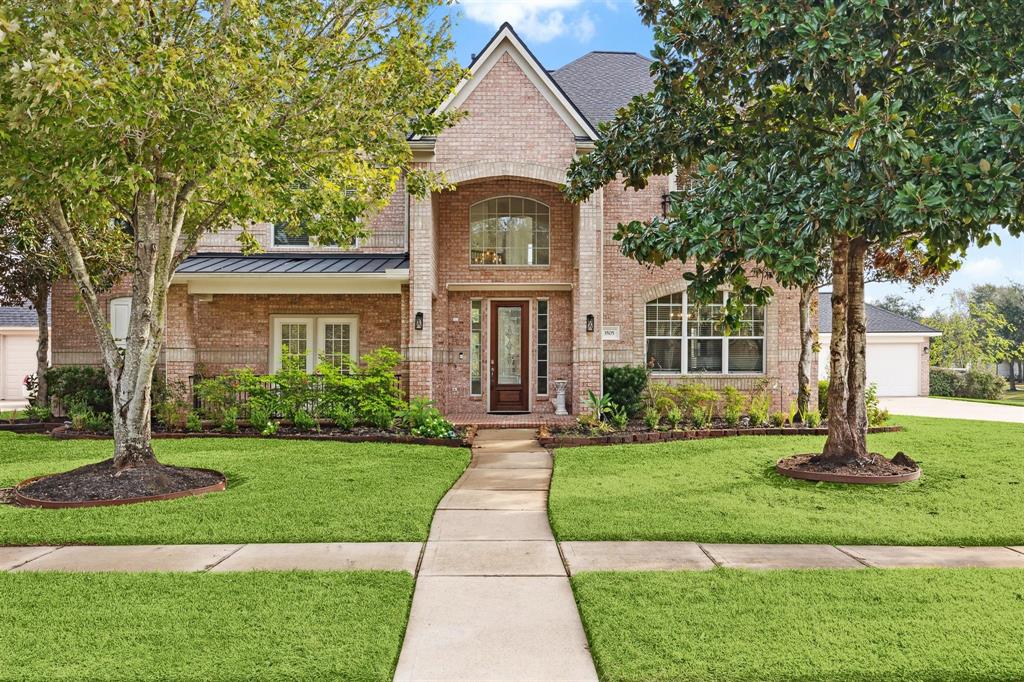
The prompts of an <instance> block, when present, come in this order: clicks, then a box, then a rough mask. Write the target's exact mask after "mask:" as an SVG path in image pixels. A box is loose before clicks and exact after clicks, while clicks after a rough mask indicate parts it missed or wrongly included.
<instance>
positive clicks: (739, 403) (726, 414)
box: [722, 386, 747, 427]
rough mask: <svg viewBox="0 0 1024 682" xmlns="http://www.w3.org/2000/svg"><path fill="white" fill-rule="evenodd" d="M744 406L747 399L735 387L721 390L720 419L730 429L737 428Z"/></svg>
mask: <svg viewBox="0 0 1024 682" xmlns="http://www.w3.org/2000/svg"><path fill="white" fill-rule="evenodd" d="M746 404H747V397H746V396H745V395H744V394H743V392H742V391H740V390H739V389H738V388H736V387H735V386H726V387H725V388H724V389H722V419H724V420H725V423H726V424H727V425H729V426H732V427H735V426H739V423H740V420H741V419H742V418H743V409H744V408H745V407H746Z"/></svg>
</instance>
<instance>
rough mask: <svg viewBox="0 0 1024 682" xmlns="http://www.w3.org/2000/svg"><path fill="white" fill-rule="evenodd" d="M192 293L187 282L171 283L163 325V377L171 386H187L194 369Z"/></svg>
mask: <svg viewBox="0 0 1024 682" xmlns="http://www.w3.org/2000/svg"><path fill="white" fill-rule="evenodd" d="M192 305H193V301H192V297H191V296H189V295H188V287H187V286H186V285H184V284H172V285H171V288H170V289H169V290H168V292H167V309H166V316H167V317H166V321H165V328H164V345H163V353H162V355H163V367H162V368H161V367H157V372H159V371H161V369H162V370H163V376H164V379H165V380H166V381H167V384H168V386H169V387H171V388H175V387H176V385H180V386H181V387H182V388H184V389H185V390H186V391H187V390H188V378H189V376H191V375H192V374H194V373H195V368H196V344H195V337H194V335H193V333H192V332H193V330H192Z"/></svg>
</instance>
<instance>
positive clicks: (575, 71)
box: [550, 52, 654, 127]
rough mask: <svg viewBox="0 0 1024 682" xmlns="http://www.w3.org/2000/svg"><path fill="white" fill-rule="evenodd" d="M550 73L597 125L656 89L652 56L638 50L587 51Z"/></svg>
mask: <svg viewBox="0 0 1024 682" xmlns="http://www.w3.org/2000/svg"><path fill="white" fill-rule="evenodd" d="M550 74H551V77H552V78H553V79H554V81H555V82H556V83H558V86H559V87H560V88H562V90H563V91H564V92H565V94H566V95H567V96H568V97H569V99H570V100H572V102H573V104H575V105H576V106H577V108H579V110H580V112H581V113H582V114H583V115H584V116H586V117H587V120H588V121H590V123H591V125H593V126H595V127H596V126H597V124H598V123H603V122H604V121H610V120H611V119H613V118H615V112H616V111H618V110H619V109H621V108H622V107H624V106H626V105H627V104H628V103H629V100H631V99H633V98H634V97H635V96H637V95H643V94H645V93H648V92H650V91H651V90H653V89H654V79H652V78H651V60H650V59H647V58H646V57H643V56H641V55H639V54H637V53H636V52H588V53H587V54H585V55H583V56H582V57H580V58H579V59H577V60H575V61H572V62H569V63H568V64H566V65H565V66H563V67H562V68H560V69H555V70H554V71H551V72H550Z"/></svg>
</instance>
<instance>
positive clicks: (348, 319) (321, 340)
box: [270, 315, 359, 372]
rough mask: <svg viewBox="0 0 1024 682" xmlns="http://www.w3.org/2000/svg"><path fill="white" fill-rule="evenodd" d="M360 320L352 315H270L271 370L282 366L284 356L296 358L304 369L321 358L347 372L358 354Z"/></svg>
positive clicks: (312, 368)
mask: <svg viewBox="0 0 1024 682" xmlns="http://www.w3.org/2000/svg"><path fill="white" fill-rule="evenodd" d="M358 330H359V322H358V319H357V318H356V317H355V316H352V315H345V316H330V317H328V316H323V317H291V316H280V317H275V318H273V323H272V333H271V342H272V344H273V346H272V348H271V354H270V370H271V372H276V371H278V370H280V369H281V367H282V365H283V364H284V363H283V360H284V358H285V357H286V356H291V357H293V358H296V359H298V360H299V361H300V362H302V363H303V364H304V365H305V368H306V371H307V372H313V371H314V370H315V369H316V366H317V364H318V363H319V362H320V361H321V360H322V361H323V362H329V363H331V364H333V365H335V366H336V367H342V368H343V369H345V370H346V371H347V370H349V369H350V366H349V365H350V363H351V362H354V361H355V360H356V358H357V356H358V354H359V340H358Z"/></svg>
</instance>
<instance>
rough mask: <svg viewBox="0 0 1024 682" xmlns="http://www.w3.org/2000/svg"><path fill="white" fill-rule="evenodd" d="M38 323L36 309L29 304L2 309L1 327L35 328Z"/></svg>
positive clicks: (0, 308) (0, 311) (0, 315)
mask: <svg viewBox="0 0 1024 682" xmlns="http://www.w3.org/2000/svg"><path fill="white" fill-rule="evenodd" d="M38 323H39V319H38V318H37V317H36V309H35V308H33V307H32V306H30V305H28V304H26V305H23V306H10V307H6V306H5V307H0V327H35V326H36V325H37V324H38Z"/></svg>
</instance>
